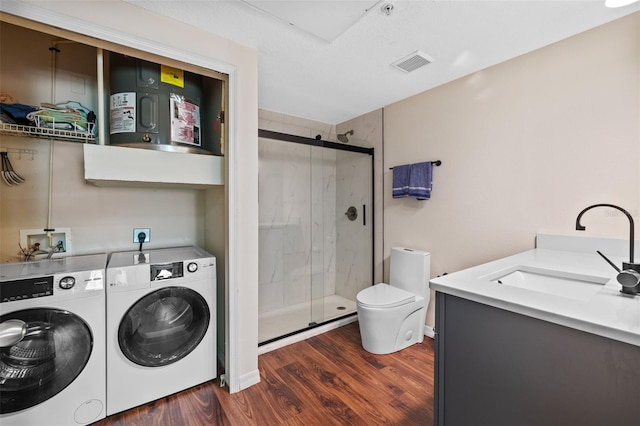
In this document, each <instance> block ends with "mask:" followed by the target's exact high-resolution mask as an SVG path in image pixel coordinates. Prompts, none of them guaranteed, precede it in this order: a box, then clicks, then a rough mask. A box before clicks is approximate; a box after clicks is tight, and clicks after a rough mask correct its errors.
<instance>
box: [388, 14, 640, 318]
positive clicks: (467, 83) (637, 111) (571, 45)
mask: <svg viewBox="0 0 640 426" xmlns="http://www.w3.org/2000/svg"><path fill="white" fill-rule="evenodd" d="M418 72H429V71H428V70H424V71H418ZM639 94H640V13H635V14H633V15H630V16H628V17H625V18H622V19H620V20H618V21H615V22H612V23H610V24H607V25H604V26H602V27H599V28H596V29H593V30H591V31H588V32H585V33H582V34H579V35H577V36H575V37H572V38H569V39H566V40H564V41H561V42H558V43H556V44H553V45H551V46H548V47H545V48H543V49H540V50H538V51H534V52H531V53H529V54H526V55H523V56H521V57H518V58H515V59H513V60H510V61H508V62H505V63H502V64H499V65H497V66H494V67H491V68H488V69H486V70H483V71H480V72H477V73H475V74H473V75H470V76H468V77H465V78H461V79H459V80H456V81H454V82H452V83H449V84H446V85H444V86H441V87H438V88H435V89H433V90H430V91H427V92H425V93H422V94H420V95H417V96H414V97H412V98H409V99H406V100H403V101H400V102H398V103H395V104H393V105H390V106H388V107H386V108H385V112H384V117H385V120H384V129H385V132H384V154H385V155H384V169H385V178H384V182H385V186H384V197H385V200H384V222H385V223H384V238H385V244H384V248H385V256H387V257H388V255H389V249H390V247H392V246H394V245H403V246H409V247H414V248H417V249H423V250H427V251H429V252H431V254H432V268H431V274H432V276H433V277H435V276H436V275H440V274H442V273H445V272H454V271H456V270H460V269H463V268H466V267H470V266H472V265H475V264H479V263H483V262H486V261H489V260H492V259H496V258H499V257H503V256H505V255H509V254H513V253H516V252H520V251H523V250H527V249H532V248H534V245H535V235H536V233H538V232H544V233H556V234H569V235H571V234H576V235H585V236H603V237H615V238H626V237H627V236H628V232H629V231H628V222H627V221H626V219H625V218H624V216H621V215H620V214H618V213H617V211H615V210H612V209H598V210H593V211H591V212H590V213H588V216H585V217H584V221H583V224H585V226H587V232H586V233H578V232H576V231H575V230H574V229H575V220H576V216H577V214H578V213H579V212H580V211H581V210H582V209H583V208H584V207H586V206H588V205H590V204H594V203H613V204H617V205H620V206H622V207H624V208H626V209H627V210H629V211H630V212H631V213H632V214H633V215H634V216H635V217H636V218H637V217H638V213H639V212H640V210H639V207H640V206H639V195H640V193H639V190H640V185H639V183H640V167H639V166H640V164H639V163H640V152H639V150H640V124H639V123H640V96H639ZM427 160H442V163H443V164H442V166H441V167H438V168H435V169H434V178H433V193H432V197H431V200H429V201H417V200H414V199H407V198H404V199H392V198H391V179H392V174H391V172H390V171H389V170H388V168H389V167H393V166H395V165H399V164H406V163H413V162H418V161H427ZM432 305H433V301H432ZM427 322H428V323H430V324H433V306H431V309H430V312H429V316H428V320H427Z"/></svg>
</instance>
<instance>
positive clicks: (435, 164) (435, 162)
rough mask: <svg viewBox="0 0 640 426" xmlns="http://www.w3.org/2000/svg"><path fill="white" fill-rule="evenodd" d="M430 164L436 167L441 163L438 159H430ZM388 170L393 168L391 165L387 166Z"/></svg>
mask: <svg viewBox="0 0 640 426" xmlns="http://www.w3.org/2000/svg"><path fill="white" fill-rule="evenodd" d="M431 164H433V165H434V166H436V167H437V166H439V165H441V164H442V161H440V160H436V161H432V162H431ZM389 170H393V167H389Z"/></svg>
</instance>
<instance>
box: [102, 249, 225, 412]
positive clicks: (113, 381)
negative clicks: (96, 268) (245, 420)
mask: <svg viewBox="0 0 640 426" xmlns="http://www.w3.org/2000/svg"><path fill="white" fill-rule="evenodd" d="M106 293H107V415H111V414H115V413H118V412H121V411H124V410H127V409H129V408H132V407H136V406H138V405H142V404H146V403H147V402H150V401H154V400H156V399H158V398H162V397H164V396H167V395H170V394H173V393H176V392H179V391H182V390H184V389H187V388H190V387H192V386H195V385H198V384H200V383H204V382H207V381H209V380H213V379H215V377H216V367H217V365H216V364H217V359H216V336H215V332H216V325H215V318H216V315H215V306H216V301H215V294H216V260H215V257H213V256H212V255H211V254H209V253H207V252H206V251H204V250H202V249H201V248H198V247H194V246H191V247H178V248H167V249H157V250H147V251H144V252H138V251H131V252H119V253H112V254H111V255H110V257H109V261H108V264H107V289H106Z"/></svg>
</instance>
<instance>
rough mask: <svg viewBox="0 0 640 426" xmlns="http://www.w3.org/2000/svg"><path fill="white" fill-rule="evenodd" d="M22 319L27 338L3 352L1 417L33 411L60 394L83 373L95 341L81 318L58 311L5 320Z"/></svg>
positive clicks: (31, 312) (12, 315)
mask: <svg viewBox="0 0 640 426" xmlns="http://www.w3.org/2000/svg"><path fill="white" fill-rule="evenodd" d="M8 320H20V321H23V322H24V323H25V328H24V330H25V332H24V337H23V338H22V340H20V341H19V342H17V343H14V344H13V345H12V346H7V347H2V348H0V414H7V413H13V412H15V411H20V410H24V409H25V408H29V407H33V406H35V405H38V404H39V403H41V402H43V401H46V400H48V399H49V398H51V397H53V396H55V395H56V394H58V393H59V392H60V391H62V390H63V389H64V388H66V387H67V386H69V384H71V382H73V381H74V380H75V378H76V377H78V376H79V375H80V373H81V372H82V370H83V369H84V367H85V366H86V365H87V362H88V361H89V357H90V356H91V350H92V348H93V337H92V335H91V329H90V328H89V326H88V325H87V323H86V322H85V321H84V320H83V319H82V318H80V317H79V316H77V315H75V314H73V313H71V312H69V311H65V310H60V309H53V308H36V309H25V310H21V311H16V312H11V313H8V314H5V315H2V316H0V323H1V322H5V321H8Z"/></svg>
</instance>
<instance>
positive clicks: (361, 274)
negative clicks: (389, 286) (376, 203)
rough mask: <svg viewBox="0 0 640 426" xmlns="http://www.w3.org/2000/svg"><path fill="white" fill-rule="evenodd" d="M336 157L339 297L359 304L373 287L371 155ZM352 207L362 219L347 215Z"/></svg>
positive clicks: (357, 154) (345, 152)
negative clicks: (361, 296)
mask: <svg viewBox="0 0 640 426" xmlns="http://www.w3.org/2000/svg"><path fill="white" fill-rule="evenodd" d="M336 156H337V161H336V175H337V178H336V180H337V186H338V188H339V190H338V191H337V195H336V196H337V200H336V219H337V220H336V228H337V239H338V242H339V244H337V247H336V254H337V265H336V283H337V284H336V294H338V295H340V296H343V297H345V298H347V299H349V300H356V295H357V294H358V292H359V291H360V290H362V289H364V288H367V287H368V286H371V285H372V284H373V282H372V281H373V277H372V276H371V275H372V274H371V271H372V265H371V262H372V244H371V241H372V239H371V238H372V232H373V205H372V190H371V182H372V161H371V156H370V155H367V154H360V153H354V152H348V151H339V152H337V153H336ZM363 205H364V206H366V208H363ZM351 206H353V207H355V208H356V209H357V210H358V217H357V218H356V220H354V221H351V220H349V219H348V217H347V216H346V215H345V212H346V211H347V209H348V208H349V207H351ZM363 217H364V220H363Z"/></svg>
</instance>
